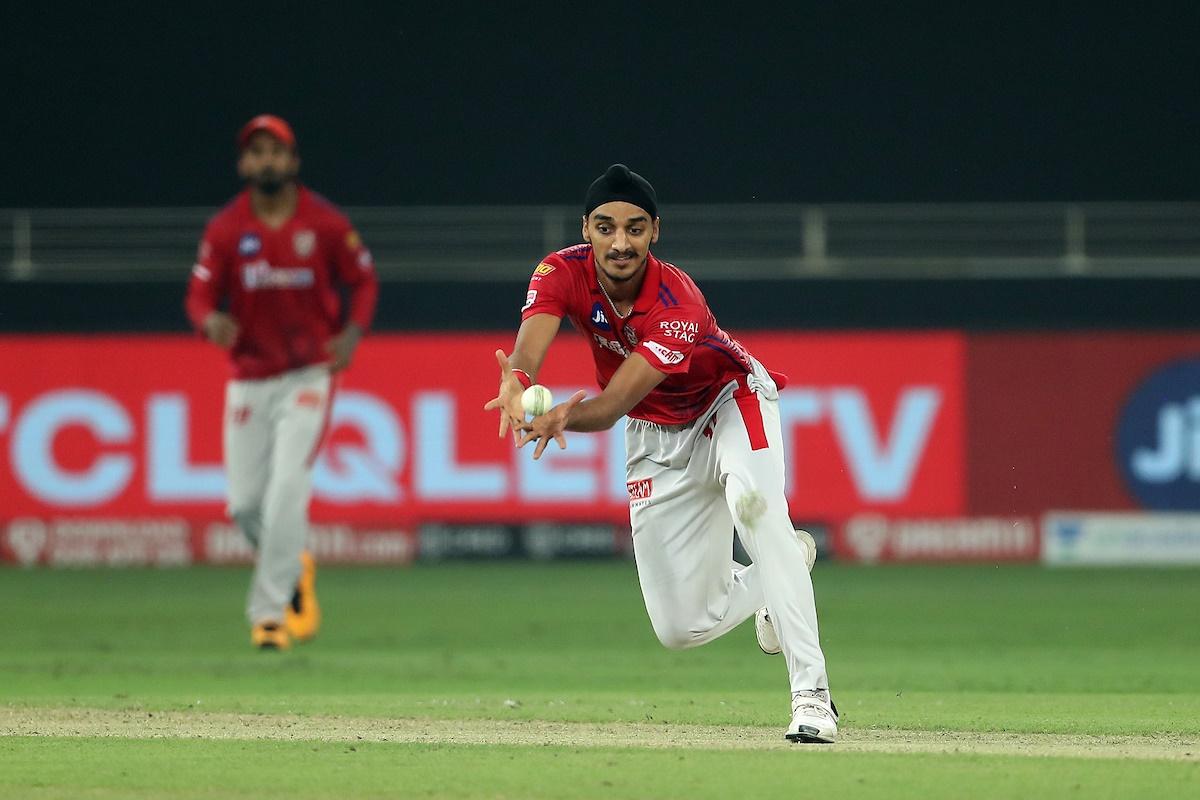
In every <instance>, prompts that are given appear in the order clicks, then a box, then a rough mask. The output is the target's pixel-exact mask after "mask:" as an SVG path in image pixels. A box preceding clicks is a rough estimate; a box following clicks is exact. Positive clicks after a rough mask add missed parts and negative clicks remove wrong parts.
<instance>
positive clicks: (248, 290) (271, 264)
mask: <svg viewBox="0 0 1200 800" xmlns="http://www.w3.org/2000/svg"><path fill="white" fill-rule="evenodd" d="M339 286H345V287H347V288H348V289H349V305H350V308H349V314H348V318H349V320H350V321H353V322H355V323H357V324H358V325H359V326H360V327H361V328H362V329H363V330H366V329H367V328H368V327H369V326H370V324H371V318H372V316H373V315H374V313H375V301H376V298H377V297H378V293H379V288H378V282H377V281H376V278H375V263H374V261H373V260H372V258H371V252H370V251H369V250H367V248H366V247H364V246H363V243H362V240H361V239H360V238H359V235H358V233H357V231H355V230H354V228H353V227H352V226H351V224H350V220H348V219H347V218H346V216H345V215H344V214H342V213H341V212H340V211H339V210H338V209H337V208H335V207H334V206H333V204H332V203H330V202H329V201H328V200H326V199H325V198H323V197H321V196H320V195H318V194H317V193H316V192H313V191H310V190H309V189H307V188H305V187H303V186H301V187H299V197H298V198H297V203H296V213H295V214H294V215H292V218H291V219H289V220H288V221H287V223H285V224H284V225H283V226H282V227H280V228H278V229H272V228H269V227H267V226H266V225H264V224H263V223H262V222H261V221H260V220H259V219H258V218H257V217H256V216H255V215H254V211H253V209H252V208H251V206H250V193H249V191H248V190H247V191H244V192H242V193H240V194H239V195H237V197H235V198H234V199H233V200H232V201H230V202H229V204H228V205H226V206H225V207H224V208H223V209H221V211H219V212H218V213H217V214H216V215H215V216H214V217H213V218H212V219H211V220H210V221H209V223H208V227H207V228H206V229H205V231H204V237H203V238H202V239H201V241H200V251H199V254H198V255H197V256H196V265H195V266H194V267H193V268H192V277H191V281H190V282H189V284H188V293H187V300H186V301H185V304H184V305H185V308H186V309H187V314H188V318H189V319H190V320H191V322H192V325H194V326H195V327H196V329H197V330H201V329H202V326H203V323H204V318H205V317H206V316H207V315H208V314H209V313H210V312H212V311H214V310H217V309H218V308H220V306H221V303H222V302H223V301H225V300H228V302H229V311H230V313H231V314H232V315H233V317H234V319H235V320H237V323H238V326H239V328H240V333H239V335H238V338H237V341H236V342H235V343H234V345H233V348H232V351H231V353H230V357H231V359H232V361H233V372H234V376H235V377H237V378H239V379H257V378H268V377H271V376H273V375H278V374H279V373H281V372H286V371H288V370H292V369H297V368H299V367H304V366H308V365H309V364H317V363H321V362H325V361H328V360H329V358H330V356H329V353H327V352H326V351H325V345H326V343H327V342H328V341H329V338H330V337H331V336H333V335H334V334H335V333H337V332H338V330H339V329H340V327H341V324H342V309H341V301H340V299H339V294H338V288H339Z"/></svg>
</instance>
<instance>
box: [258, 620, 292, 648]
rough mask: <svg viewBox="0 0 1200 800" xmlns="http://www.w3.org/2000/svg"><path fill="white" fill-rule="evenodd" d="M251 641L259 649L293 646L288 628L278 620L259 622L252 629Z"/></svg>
mask: <svg viewBox="0 0 1200 800" xmlns="http://www.w3.org/2000/svg"><path fill="white" fill-rule="evenodd" d="M250 643H251V644H253V645H254V646H255V647H257V648H258V649H259V650H287V649H288V648H289V647H291V646H292V640H291V637H289V636H288V632H287V630H286V629H285V628H284V627H283V626H282V625H280V624H279V623H278V622H259V623H257V624H256V625H255V626H254V627H253V628H251V629H250Z"/></svg>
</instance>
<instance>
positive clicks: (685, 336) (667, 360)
mask: <svg viewBox="0 0 1200 800" xmlns="http://www.w3.org/2000/svg"><path fill="white" fill-rule="evenodd" d="M706 319H707V311H706V308H705V307H704V306H702V305H699V304H690V303H688V304H681V305H673V306H670V307H669V308H663V307H659V308H655V309H654V310H653V311H651V312H650V313H649V314H647V315H646V321H645V322H644V323H643V325H642V331H641V334H640V341H639V342H638V345H637V347H635V348H634V350H633V352H635V353H640V354H641V356H642V358H644V359H646V361H648V362H650V366H652V367H654V368H655V369H657V370H658V371H659V372H663V373H666V374H667V375H674V374H676V373H680V372H687V371H688V369H689V368H690V367H691V362H692V353H693V352H694V351H695V349H696V342H697V340H698V339H699V338H700V331H701V330H702V329H703V328H702V325H703V323H704V321H705V320H706Z"/></svg>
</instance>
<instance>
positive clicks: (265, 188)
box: [254, 175, 288, 197]
mask: <svg viewBox="0 0 1200 800" xmlns="http://www.w3.org/2000/svg"><path fill="white" fill-rule="evenodd" d="M287 184H288V181H287V179H286V178H280V177H278V176H275V175H269V176H268V175H264V176H263V177H261V178H257V179H255V180H254V188H255V189H258V190H259V191H260V192H262V193H263V194H265V195H267V196H268V197H271V196H274V195H277V194H279V192H280V191H282V190H283V187H284V186H287Z"/></svg>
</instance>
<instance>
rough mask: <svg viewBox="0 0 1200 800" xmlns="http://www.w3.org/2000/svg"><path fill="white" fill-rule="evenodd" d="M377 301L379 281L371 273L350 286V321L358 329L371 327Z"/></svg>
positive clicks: (363, 329) (362, 329)
mask: <svg viewBox="0 0 1200 800" xmlns="http://www.w3.org/2000/svg"><path fill="white" fill-rule="evenodd" d="M378 302H379V282H378V281H377V280H376V279H375V275H374V274H373V273H372V274H370V275H369V276H367V277H365V278H364V279H363V280H361V281H359V282H358V283H356V284H354V285H353V286H351V288H350V313H349V314H348V315H347V316H348V318H349V320H350V322H351V323H353V324H355V325H358V327H359V330H360V331H365V330H367V329H368V328H370V327H371V320H372V319H373V318H374V317H375V306H376V304H377V303H378Z"/></svg>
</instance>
